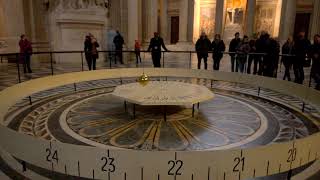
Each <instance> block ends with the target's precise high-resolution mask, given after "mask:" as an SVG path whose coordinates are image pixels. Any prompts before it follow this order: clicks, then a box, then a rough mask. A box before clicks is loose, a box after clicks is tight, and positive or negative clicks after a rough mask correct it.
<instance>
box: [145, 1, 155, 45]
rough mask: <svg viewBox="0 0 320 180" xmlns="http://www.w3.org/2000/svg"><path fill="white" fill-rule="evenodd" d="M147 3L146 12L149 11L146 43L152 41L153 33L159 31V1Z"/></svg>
mask: <svg viewBox="0 0 320 180" xmlns="http://www.w3.org/2000/svg"><path fill="white" fill-rule="evenodd" d="M145 3H146V7H147V9H146V10H145V11H147V13H146V14H147V17H146V19H147V22H146V26H147V27H146V29H147V36H146V39H147V40H146V41H150V39H151V38H152V37H153V33H154V32H157V31H158V0H146V1H145Z"/></svg>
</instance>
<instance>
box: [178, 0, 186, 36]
mask: <svg viewBox="0 0 320 180" xmlns="http://www.w3.org/2000/svg"><path fill="white" fill-rule="evenodd" d="M187 35H188V0H180V9H179V42H187Z"/></svg>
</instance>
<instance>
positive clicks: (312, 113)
mask: <svg viewBox="0 0 320 180" xmlns="http://www.w3.org/2000/svg"><path fill="white" fill-rule="evenodd" d="M152 80H164V79H162V78H157V77H153V78H152ZM168 80H174V81H180V82H187V83H197V84H201V85H205V86H207V87H209V88H210V87H212V91H213V92H214V93H215V94H216V97H215V98H214V99H213V100H210V101H207V102H204V103H201V104H200V109H199V110H197V109H196V113H195V117H192V107H189V106H173V107H170V108H168V109H167V110H168V112H167V121H166V122H165V121H164V120H163V111H162V109H161V107H146V106H137V107H136V118H135V119H133V113H132V104H128V106H127V112H125V109H124V102H123V101H121V100H119V99H117V98H115V97H112V96H111V95H110V93H111V92H112V91H113V89H114V86H116V85H118V84H121V83H131V82H134V81H135V79H133V78H132V79H121V80H118V79H111V80H99V81H93V82H83V83H79V84H77V85H76V88H75V87H74V86H73V85H68V86H63V87H58V88H55V89H51V90H47V91H43V92H39V93H36V94H34V95H32V96H31V97H32V100H33V103H32V105H29V99H28V98H25V99H23V100H21V101H20V102H18V103H17V104H16V105H15V106H13V107H12V108H11V112H10V113H9V114H8V126H9V127H10V128H12V129H14V130H16V131H20V132H21V133H24V134H27V135H31V136H35V137H39V138H44V139H48V140H52V139H55V140H57V141H61V142H66V143H73V144H81V145H91V146H99V147H107V148H125V149H136V150H147V151H162V150H174V151H190V150H216V149H228V148H235V147H252V146H258V145H265V144H270V143H277V142H285V141H289V140H292V139H295V138H296V139H299V138H302V137H305V136H308V135H310V134H313V133H315V132H318V126H317V124H315V123H313V122H315V121H314V120H315V119H317V118H318V117H320V115H319V112H318V111H317V110H316V109H315V108H314V107H312V105H310V104H306V105H305V112H304V113H303V112H301V103H302V102H301V101H299V100H298V99H296V98H294V97H290V96H284V95H282V94H279V93H277V92H274V91H271V90H267V89H261V91H260V93H259V95H258V94H257V89H255V88H252V87H250V86H247V85H242V84H236V83H227V82H219V81H215V82H213V84H212V86H211V82H210V81H206V80H200V79H189V78H168ZM75 90H77V91H75ZM9 121H10V123H9ZM30 168H31V169H32V171H33V172H34V173H36V174H39V175H40V176H45V177H47V178H49V179H52V177H56V178H57V179H68V178H69V177H67V176H63V175H59V174H54V175H53V176H52V174H50V173H49V172H47V171H45V170H43V169H39V168H37V167H30ZM1 169H2V170H3V168H1ZM5 169H6V168H5ZM4 172H6V173H7V171H4ZM48 173H49V174H48ZM13 174H14V173H13ZM18 174H19V173H18ZM281 177H285V176H281ZM53 179H54V178H53ZM270 179H272V180H273V179H281V178H280V176H276V177H275V178H273V177H271V178H268V180H270ZM283 179H284V178H283Z"/></svg>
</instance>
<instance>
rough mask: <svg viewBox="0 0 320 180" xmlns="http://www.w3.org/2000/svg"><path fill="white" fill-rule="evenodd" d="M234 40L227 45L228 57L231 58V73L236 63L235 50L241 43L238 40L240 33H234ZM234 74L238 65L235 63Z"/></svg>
mask: <svg viewBox="0 0 320 180" xmlns="http://www.w3.org/2000/svg"><path fill="white" fill-rule="evenodd" d="M234 36H235V38H234V39H232V40H231V42H230V45H229V52H230V57H231V71H232V72H234V63H235V61H236V54H235V52H237V48H238V47H239V44H240V42H241V40H240V33H238V32H237V33H236V34H235V35H234ZM236 72H238V64H237V63H236Z"/></svg>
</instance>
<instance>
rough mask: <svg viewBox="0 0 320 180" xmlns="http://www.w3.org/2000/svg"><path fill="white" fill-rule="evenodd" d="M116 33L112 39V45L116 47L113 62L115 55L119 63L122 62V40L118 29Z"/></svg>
mask: <svg viewBox="0 0 320 180" xmlns="http://www.w3.org/2000/svg"><path fill="white" fill-rule="evenodd" d="M116 33H117V35H116V36H115V37H114V39H113V43H114V46H115V47H116V57H115V64H117V57H118V58H119V60H120V63H121V64H123V56H122V48H123V45H124V40H123V37H122V36H121V34H120V32H119V31H116Z"/></svg>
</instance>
